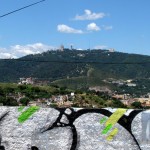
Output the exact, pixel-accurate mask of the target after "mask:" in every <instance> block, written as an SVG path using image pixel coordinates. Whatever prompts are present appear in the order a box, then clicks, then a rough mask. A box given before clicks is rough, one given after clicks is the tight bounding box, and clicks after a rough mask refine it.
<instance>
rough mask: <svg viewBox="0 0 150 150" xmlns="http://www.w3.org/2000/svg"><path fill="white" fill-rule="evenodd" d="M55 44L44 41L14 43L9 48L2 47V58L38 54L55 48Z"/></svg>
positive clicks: (0, 53) (0, 56) (0, 51)
mask: <svg viewBox="0 0 150 150" xmlns="http://www.w3.org/2000/svg"><path fill="white" fill-rule="evenodd" d="M55 49H56V48H55V47H53V46H49V45H45V44H42V43H34V44H27V45H14V46H10V47H9V48H0V58H1V59H2V58H18V57H22V56H25V55H29V54H38V53H42V52H44V51H47V50H55Z"/></svg>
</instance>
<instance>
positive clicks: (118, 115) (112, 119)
mask: <svg viewBox="0 0 150 150" xmlns="http://www.w3.org/2000/svg"><path fill="white" fill-rule="evenodd" d="M125 112H126V109H122V108H119V109H117V110H116V111H115V112H114V113H113V114H112V115H111V116H110V117H109V119H108V120H107V121H106V124H105V126H108V125H109V124H111V125H112V126H114V125H115V124H116V123H117V122H118V120H119V119H120V118H121V117H122V116H123V114H124V113H125Z"/></svg>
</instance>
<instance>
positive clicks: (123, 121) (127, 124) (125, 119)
mask: <svg viewBox="0 0 150 150" xmlns="http://www.w3.org/2000/svg"><path fill="white" fill-rule="evenodd" d="M55 109H56V110H57V111H59V112H60V114H59V116H58V118H57V119H56V121H55V122H54V123H53V124H52V125H50V126H49V127H48V128H47V129H44V130H43V131H42V133H43V132H46V131H48V130H52V129H53V128H57V127H68V126H69V127H71V130H72V145H71V148H70V150H76V148H77V145H78V135H77V130H76V127H75V126H74V124H73V123H74V121H75V120H76V119H77V118H78V117H80V116H82V115H84V114H86V113H99V114H102V115H105V116H107V117H110V116H111V115H112V114H113V113H112V112H110V111H108V110H106V109H80V110H78V111H74V109H73V108H68V109H70V110H71V111H72V113H71V114H66V113H65V110H66V108H55ZM142 111H143V110H133V111H132V112H131V113H130V114H129V116H126V115H123V116H122V117H121V118H120V119H119V120H118V123H119V124H120V125H121V126H122V127H124V128H125V129H126V130H127V131H128V132H129V133H130V134H131V136H132V137H133V139H134V141H135V143H136V144H137V146H138V147H139V150H141V147H140V145H139V143H138V141H137V140H136V138H135V136H134V135H133V133H132V131H131V124H132V121H133V119H134V118H135V116H136V115H138V114H139V113H140V112H142ZM63 115H65V116H66V117H67V119H68V121H69V123H68V124H66V123H62V122H61V121H60V120H61V118H62V116H63Z"/></svg>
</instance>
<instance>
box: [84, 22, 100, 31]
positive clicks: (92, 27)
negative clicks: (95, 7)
mask: <svg viewBox="0 0 150 150" xmlns="http://www.w3.org/2000/svg"><path fill="white" fill-rule="evenodd" d="M87 30H89V31H100V30H101V29H100V27H99V26H97V25H96V23H90V24H88V25H87Z"/></svg>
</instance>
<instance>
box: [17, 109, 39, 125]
mask: <svg viewBox="0 0 150 150" xmlns="http://www.w3.org/2000/svg"><path fill="white" fill-rule="evenodd" d="M39 109H40V108H39V107H37V106H32V107H30V108H28V109H27V110H25V111H24V112H23V113H22V114H21V115H20V116H19V117H18V122H19V123H23V122H25V121H26V120H28V119H29V118H30V116H32V115H33V114H34V113H35V112H36V111H38V110H39Z"/></svg>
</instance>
